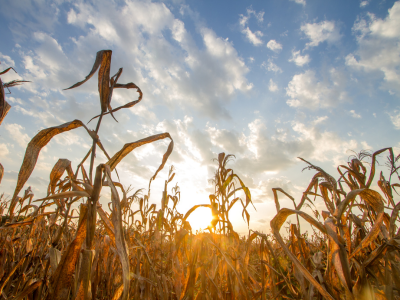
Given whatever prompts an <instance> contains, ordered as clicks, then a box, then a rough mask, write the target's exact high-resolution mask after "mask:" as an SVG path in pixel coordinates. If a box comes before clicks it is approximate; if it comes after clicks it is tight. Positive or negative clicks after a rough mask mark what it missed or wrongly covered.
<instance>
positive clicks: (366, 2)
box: [360, 0, 369, 7]
mask: <svg viewBox="0 0 400 300" xmlns="http://www.w3.org/2000/svg"><path fill="white" fill-rule="evenodd" d="M368 4H369V1H366V0H364V1H361V2H360V7H365V6H367V5H368Z"/></svg>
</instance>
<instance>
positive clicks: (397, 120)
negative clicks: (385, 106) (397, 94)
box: [389, 110, 400, 130]
mask: <svg viewBox="0 0 400 300" xmlns="http://www.w3.org/2000/svg"><path fill="white" fill-rule="evenodd" d="M389 117H390V121H392V124H393V126H394V128H396V129H398V130H400V111H398V110H395V111H393V112H392V113H389Z"/></svg>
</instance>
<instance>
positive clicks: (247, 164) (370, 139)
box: [0, 0, 400, 232]
mask: <svg viewBox="0 0 400 300" xmlns="http://www.w3.org/2000/svg"><path fill="white" fill-rule="evenodd" d="M0 7H1V11H0V14H1V18H0V26H1V29H2V33H1V35H2V39H1V43H0V61H1V65H0V69H5V68H6V67H14V68H15V69H16V71H17V72H18V74H15V73H12V72H10V73H8V74H7V75H5V76H2V80H3V81H9V80H12V79H24V80H30V81H32V82H31V83H27V84H24V85H23V86H21V87H19V88H13V89H12V90H11V92H12V93H11V94H9V95H7V97H6V99H7V101H8V102H9V103H10V104H11V105H12V108H11V110H10V112H9V113H8V115H7V117H6V118H5V121H4V122H3V123H2V125H1V127H0V157H1V163H2V164H3V166H4V168H5V171H6V172H5V176H4V179H3V182H2V184H1V186H0V191H1V192H5V193H6V194H12V192H13V189H14V187H15V184H16V178H17V174H18V170H19V168H20V166H21V162H22V158H23V155H24V151H25V148H26V145H27V143H28V142H29V141H30V139H31V138H32V137H33V136H34V135H35V134H36V133H37V132H38V131H39V130H41V129H43V128H46V127H50V126H55V125H59V124H62V123H64V122H68V121H72V120H74V119H80V120H82V121H83V122H87V121H89V120H90V119H91V117H93V116H95V115H97V114H98V113H99V112H100V105H99V100H98V92H97V86H96V81H97V76H94V77H93V78H92V79H91V80H89V81H88V82H87V83H86V84H84V85H82V86H81V87H79V88H76V89H74V90H68V91H63V90H62V89H64V88H67V87H69V86H71V85H72V84H74V83H75V82H77V81H80V80H82V79H84V78H85V76H86V75H87V74H88V73H89V71H90V70H91V67H92V65H93V62H94V59H95V54H96V52H97V51H99V50H102V49H111V50H112V51H113V55H112V64H111V73H112V74H114V73H116V71H117V70H118V69H119V68H120V67H123V70H124V71H123V74H122V76H121V77H120V80H119V82H120V83H127V82H134V83H135V84H137V85H138V86H139V87H140V88H141V89H142V91H143V93H144V98H143V101H142V102H141V103H140V104H138V105H137V106H135V107H133V108H131V109H126V110H121V111H119V112H117V113H116V114H115V116H116V118H117V119H118V121H119V122H118V123H117V122H115V121H114V120H113V119H112V118H111V117H110V116H107V117H105V119H104V121H103V123H102V127H101V129H100V134H99V135H100V139H101V141H102V142H103V144H104V146H105V148H106V149H107V150H108V152H109V153H110V154H111V155H112V154H114V153H115V152H117V151H118V150H119V149H120V148H121V147H122V146H123V145H124V144H125V143H128V142H133V141H136V140H138V139H141V138H143V137H146V136H149V135H152V134H156V133H161V132H169V133H170V134H171V136H172V138H173V139H174V142H175V148H174V152H173V154H172V155H171V157H170V159H169V161H168V163H167V165H166V168H165V169H164V171H163V172H161V173H160V174H159V176H158V178H157V180H156V181H155V182H154V184H153V188H152V196H151V202H153V203H160V199H161V193H160V189H161V188H162V186H163V182H164V180H165V179H166V176H167V169H168V168H169V166H170V165H171V164H173V165H174V167H175V169H176V176H175V179H174V181H173V182H172V183H171V184H170V187H172V186H173V185H175V184H176V183H178V185H179V186H180V187H181V204H180V206H179V208H178V209H179V211H180V212H182V213H185V212H186V211H187V210H188V209H189V208H190V207H192V206H193V205H195V204H200V203H208V194H209V193H211V192H212V190H213V189H212V186H211V185H209V183H208V179H210V178H211V177H212V176H213V172H214V171H215V169H216V163H215V162H213V160H212V159H213V158H215V157H217V155H218V153H220V152H226V153H231V154H235V155H236V160H235V161H232V163H231V164H230V166H231V167H232V168H233V169H234V170H235V171H236V173H238V174H239V175H240V176H241V177H242V179H243V181H244V182H245V183H246V184H247V185H248V186H249V187H250V189H251V192H252V195H253V201H254V203H255V207H256V209H257V211H254V209H250V210H249V212H250V213H251V224H250V227H251V228H253V229H257V230H262V231H268V228H269V220H270V219H271V218H272V217H273V216H274V214H275V213H276V210H275V206H274V203H273V200H272V199H273V198H272V192H271V188H272V187H282V188H284V189H285V190H286V191H288V192H289V193H291V194H293V195H294V196H295V197H296V198H297V199H298V198H299V197H300V196H301V192H302V191H303V190H304V189H305V188H306V186H307V185H308V183H309V180H310V179H311V177H312V175H313V172H311V171H304V172H301V170H302V168H303V167H305V165H304V163H302V162H300V161H299V159H297V157H299V156H300V157H303V158H304V159H307V160H309V161H312V162H313V163H314V164H316V165H318V166H321V167H322V168H324V169H325V170H327V171H328V172H330V173H331V175H333V176H334V177H338V176H337V172H336V171H335V166H337V165H338V164H340V163H345V162H346V161H347V159H348V157H349V155H351V154H352V152H351V151H356V152H358V151H360V150H362V149H364V150H368V149H369V150H373V151H375V150H378V149H381V148H384V147H389V146H394V147H400V143H399V136H400V135H399V134H400V102H399V98H400V1H397V2H396V1H388V0H386V1H385V0H375V1H374V0H370V1H365V0H364V1H342V0H326V1H317V0H270V1H193V0H171V1H169V0H165V1H150V0H149V1H147V0H143V1H139V0H137V1H135V0H132V1H131V0H126V1H122V0H121V1H120V0H115V1H110V0H96V1H74V0H66V1H63V0H56V1H47V0H31V1H27V0H20V1H19V0H15V1H6V0H0ZM137 96H138V95H137V93H136V92H135V91H134V90H124V91H121V90H118V91H116V92H115V93H114V97H113V102H112V105H113V107H115V106H119V105H122V104H124V103H127V102H130V101H132V100H135V99H136V98H137ZM89 127H90V128H92V129H94V127H95V123H94V122H93V123H89ZM167 146H168V143H167V141H165V142H164V141H161V142H158V143H154V144H151V145H149V146H146V147H142V148H139V149H137V151H135V152H134V153H132V154H130V155H129V156H127V157H126V158H125V159H124V160H123V161H122V162H121V164H120V165H119V168H118V170H119V174H120V176H121V182H122V183H123V184H124V185H125V186H129V185H132V187H134V188H135V189H136V188H142V187H143V188H145V187H147V185H148V180H149V178H150V177H151V176H152V174H153V173H154V171H155V170H156V168H157V167H158V165H159V163H160V162H161V157H162V155H163V153H164V152H165V150H166V148H167ZM89 148H90V139H89V138H88V136H87V133H86V132H85V131H84V130H83V129H78V130H75V131H71V132H69V133H67V134H64V135H60V136H58V137H57V138H55V139H54V140H53V141H51V142H50V143H49V144H48V146H47V147H46V148H45V149H44V150H43V151H42V152H41V154H40V157H39V161H38V164H37V166H36V169H35V171H34V173H33V174H32V176H31V178H30V180H29V181H28V183H27V185H26V187H27V186H29V185H30V186H32V189H33V192H34V193H35V197H42V196H44V195H45V192H46V190H47V185H48V182H49V173H50V171H51V169H52V167H53V165H54V163H55V162H56V161H57V160H58V158H68V159H70V160H71V161H72V164H73V168H76V166H77V164H78V163H79V162H80V160H81V159H82V157H83V156H84V155H85V153H86V152H87V151H88V149H89ZM397 149H398V148H397ZM105 161H106V160H105V157H104V156H102V155H99V156H98V157H97V160H96V163H102V162H105ZM115 179H116V178H115ZM101 201H102V203H107V202H109V199H107V195H105V196H103V197H102V200H101ZM289 201H290V200H284V199H283V200H282V203H283V204H282V206H289V207H291V203H290V202H289ZM297 201H298V200H297ZM240 212H241V210H240V207H239V206H238V207H237V209H236V210H235V211H233V212H232V214H231V215H232V219H233V220H234V225H235V228H236V229H237V230H238V231H239V232H245V231H246V229H247V226H246V225H245V223H244V222H243V221H242V220H241V214H240ZM207 218H209V212H208V211H207V209H204V210H201V211H199V212H198V213H197V214H196V215H194V216H193V218H192V221H193V224H195V225H194V227H197V226H200V225H199V224H202V223H201V222H202V220H207ZM196 224H197V225H196Z"/></svg>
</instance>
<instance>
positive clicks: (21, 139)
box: [5, 124, 31, 147]
mask: <svg viewBox="0 0 400 300" xmlns="http://www.w3.org/2000/svg"><path fill="white" fill-rule="evenodd" d="M5 128H6V130H7V131H8V134H9V136H10V138H12V139H13V140H14V141H16V142H17V143H18V144H19V145H20V146H21V147H26V145H27V144H28V143H29V141H30V140H31V139H30V138H29V136H28V135H27V134H26V133H23V132H22V131H23V130H25V128H24V127H22V126H21V125H19V124H6V125H5Z"/></svg>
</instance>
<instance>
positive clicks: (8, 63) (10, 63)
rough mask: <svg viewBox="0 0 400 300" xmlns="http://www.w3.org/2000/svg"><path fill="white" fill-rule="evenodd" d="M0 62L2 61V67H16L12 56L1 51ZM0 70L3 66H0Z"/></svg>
mask: <svg viewBox="0 0 400 300" xmlns="http://www.w3.org/2000/svg"><path fill="white" fill-rule="evenodd" d="M0 62H1V65H2V67H6V68H8V67H14V66H15V62H14V60H13V59H11V57H10V56H8V55H4V54H3V53H1V52H0ZM4 69H5V68H4ZM0 70H2V68H0Z"/></svg>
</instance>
